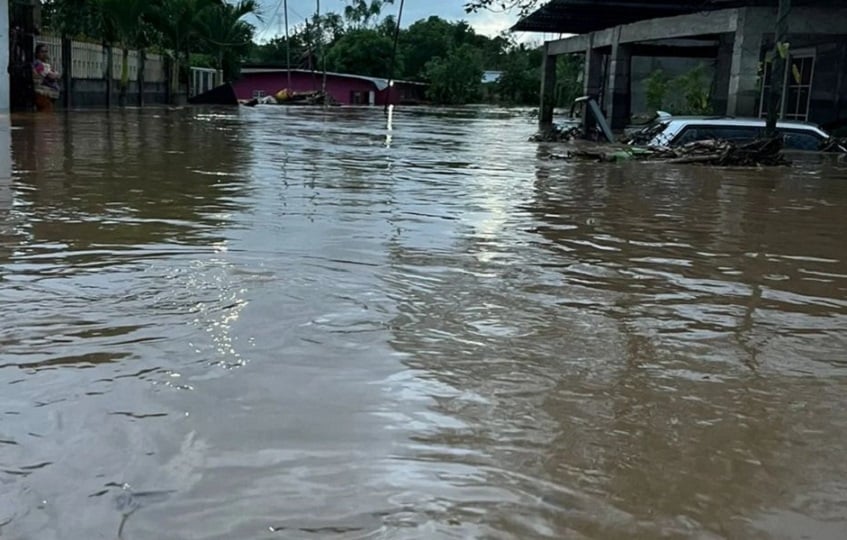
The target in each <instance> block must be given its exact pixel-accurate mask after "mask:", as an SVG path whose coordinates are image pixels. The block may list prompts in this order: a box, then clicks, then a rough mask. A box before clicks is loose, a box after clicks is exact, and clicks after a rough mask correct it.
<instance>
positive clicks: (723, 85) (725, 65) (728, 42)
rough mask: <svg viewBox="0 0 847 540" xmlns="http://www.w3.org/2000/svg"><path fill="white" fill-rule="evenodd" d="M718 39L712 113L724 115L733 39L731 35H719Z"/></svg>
mask: <svg viewBox="0 0 847 540" xmlns="http://www.w3.org/2000/svg"><path fill="white" fill-rule="evenodd" d="M718 39H719V44H718V56H717V57H716V58H715V78H714V82H713V84H712V112H713V113H714V114H718V115H724V114H727V110H726V107H727V100H728V99H729V79H730V73H731V70H732V47H733V42H734V40H735V37H734V35H733V34H721V36H720V37H719V38H718Z"/></svg>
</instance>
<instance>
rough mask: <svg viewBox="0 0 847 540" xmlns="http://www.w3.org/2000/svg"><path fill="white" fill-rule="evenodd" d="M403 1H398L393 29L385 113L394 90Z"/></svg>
mask: <svg viewBox="0 0 847 540" xmlns="http://www.w3.org/2000/svg"><path fill="white" fill-rule="evenodd" d="M404 3H405V0H400V10H399V11H398V12H397V25H396V26H395V27H394V45H393V47H392V50H391V67H390V68H388V92H387V95H386V97H385V112H388V107H389V105H391V93H392V92H391V91H392V90H393V89H394V62H395V60H396V59H397V42H398V41H399V40H400V23H401V22H402V21H403V4H404Z"/></svg>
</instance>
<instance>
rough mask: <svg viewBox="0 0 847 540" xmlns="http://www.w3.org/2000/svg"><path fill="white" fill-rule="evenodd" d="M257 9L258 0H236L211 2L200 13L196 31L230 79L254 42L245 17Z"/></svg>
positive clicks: (254, 12) (255, 12) (226, 77)
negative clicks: (232, 1)
mask: <svg viewBox="0 0 847 540" xmlns="http://www.w3.org/2000/svg"><path fill="white" fill-rule="evenodd" d="M258 11H259V4H258V2H257V1H256V0H240V1H239V2H238V3H237V4H228V3H222V4H218V5H215V6H212V7H210V8H207V9H205V10H203V11H202V12H201V13H200V14H199V16H198V17H197V25H196V26H197V34H198V36H199V37H200V39H201V40H202V41H203V42H204V44H205V45H206V49H207V50H208V51H209V52H210V53H211V54H212V56H213V57H214V58H215V61H216V62H217V66H216V67H217V69H219V70H220V71H222V72H223V74H224V79H225V80H227V81H229V80H232V78H233V76H235V75H236V73H235V71H236V66H237V63H238V60H239V59H240V58H241V57H243V56H245V55H246V54H247V53H248V51H249V49H250V45H251V43H252V42H253V31H254V28H253V26H252V25H251V24H249V23H248V22H246V21H244V20H243V19H244V17H246V16H247V15H250V14H257V13H258Z"/></svg>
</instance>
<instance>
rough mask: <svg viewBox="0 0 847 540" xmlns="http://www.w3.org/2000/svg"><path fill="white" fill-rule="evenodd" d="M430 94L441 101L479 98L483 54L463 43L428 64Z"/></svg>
mask: <svg viewBox="0 0 847 540" xmlns="http://www.w3.org/2000/svg"><path fill="white" fill-rule="evenodd" d="M425 73H426V76H427V79H429V89H428V90H427V94H428V96H429V98H430V99H431V100H432V101H433V102H435V103H439V104H447V105H460V104H464V103H471V102H473V101H474V100H476V99H478V98H479V94H480V86H481V81H482V73H483V68H482V57H481V55H480V53H479V51H478V50H476V49H474V48H473V47H472V46H470V45H467V44H465V45H462V46H461V47H457V48H456V49H453V50H452V51H450V52H449V54H447V55H446V56H445V57H438V58H435V59H433V60H430V61H429V62H428V63H427V64H426V71H425Z"/></svg>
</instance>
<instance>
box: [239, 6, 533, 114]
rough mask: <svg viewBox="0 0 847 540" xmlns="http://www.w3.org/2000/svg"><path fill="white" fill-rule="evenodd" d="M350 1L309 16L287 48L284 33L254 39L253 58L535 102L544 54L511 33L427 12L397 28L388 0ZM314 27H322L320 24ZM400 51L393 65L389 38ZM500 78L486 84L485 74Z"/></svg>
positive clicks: (445, 97)
mask: <svg viewBox="0 0 847 540" xmlns="http://www.w3.org/2000/svg"><path fill="white" fill-rule="evenodd" d="M391 3H392V2H388V1H384V2H379V1H378V0H375V1H372V2H370V3H368V2H365V0H351V1H350V5H348V7H347V9H345V10H344V11H343V13H341V14H336V13H332V12H330V13H325V14H322V15H321V16H320V17H318V16H313V17H312V18H311V19H310V20H309V21H307V22H306V23H305V24H302V25H299V26H297V27H295V28H293V30H292V32H291V35H290V36H289V44H290V51H289V50H287V47H286V41H285V38H284V37H277V38H274V39H271V40H269V41H268V42H266V43H263V44H261V45H257V46H256V47H255V48H254V49H253V52H252V55H251V60H252V61H254V62H257V63H262V64H272V65H277V66H285V65H286V61H287V60H286V58H287V54H288V53H290V57H291V67H293V68H301V69H323V68H324V67H326V69H328V70H330V71H341V72H348V73H357V74H361V75H371V76H376V77H393V78H395V79H405V80H414V81H422V82H427V83H429V96H428V97H429V99H431V100H432V101H433V102H435V103H442V104H460V103H471V102H475V101H478V100H480V99H483V98H484V99H487V100H497V101H500V102H503V103H509V104H533V105H534V104H537V103H538V92H539V88H540V85H541V60H542V57H541V53H540V51H539V50H537V48H535V47H528V46H526V45H523V44H517V43H515V42H514V41H513V40H512V39H511V38H510V37H509V36H508V35H501V36H497V37H494V38H490V37H487V36H484V35H480V34H477V33H476V32H475V31H474V29H473V28H472V27H471V26H470V25H469V24H468V23H467V22H464V21H459V22H450V21H446V20H444V19H442V18H440V17H435V16H433V17H429V18H427V19H421V20H419V21H415V22H413V23H412V24H411V25H409V26H408V27H406V28H403V29H401V30H400V32H399V34H397V33H396V31H397V23H396V19H395V18H394V17H393V16H392V15H387V16H384V14H383V12H384V11H385V7H386V5H387V4H391ZM316 29H321V30H320V31H317V30H316ZM395 37H396V38H397V54H396V57H395V61H394V64H393V73H392V71H391V69H392V62H391V58H392V54H393V50H394V39H395ZM485 71H495V72H498V73H499V80H497V81H496V82H492V83H488V84H483V73H484V72H485Z"/></svg>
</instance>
